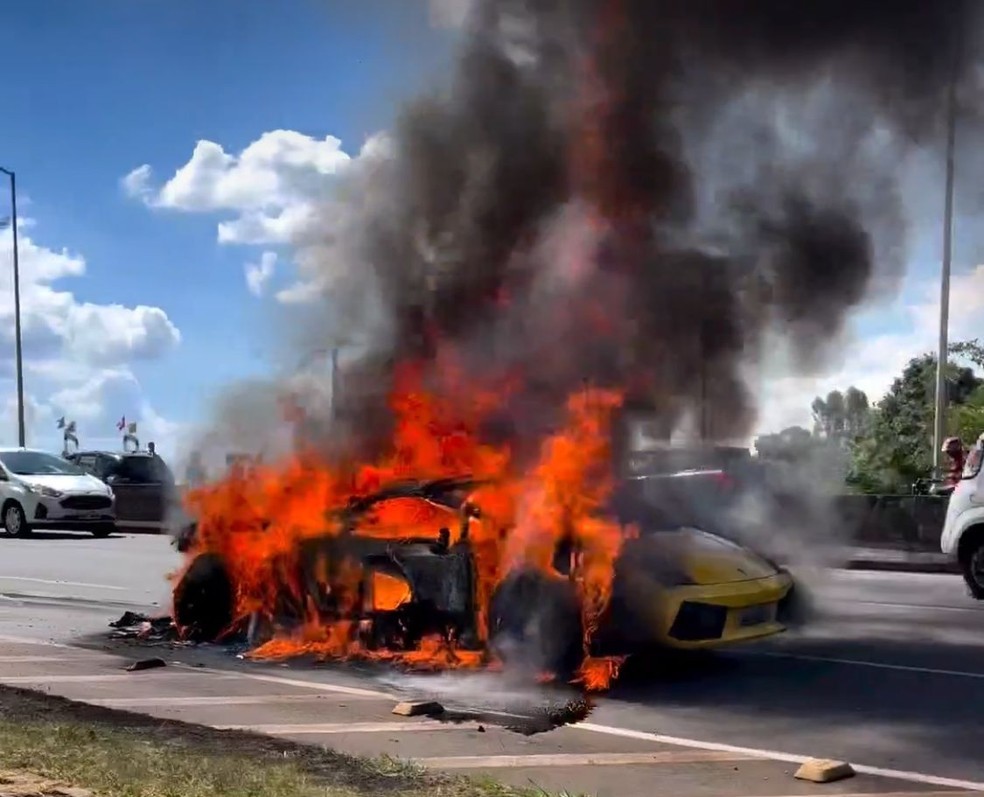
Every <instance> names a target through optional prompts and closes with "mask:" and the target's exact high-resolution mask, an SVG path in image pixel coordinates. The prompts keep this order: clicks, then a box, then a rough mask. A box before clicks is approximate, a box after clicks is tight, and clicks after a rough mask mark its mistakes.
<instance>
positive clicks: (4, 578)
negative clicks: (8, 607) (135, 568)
mask: <svg viewBox="0 0 984 797" xmlns="http://www.w3.org/2000/svg"><path fill="white" fill-rule="evenodd" d="M0 581H27V582H29V583H31V584H53V585H55V586H58V587H83V588H84V589H108V590H114V591H117V592H126V587H117V586H114V585H113V584H88V583H86V582H84V581H55V580H52V579H48V578H28V577H27V576H4V575H0Z"/></svg>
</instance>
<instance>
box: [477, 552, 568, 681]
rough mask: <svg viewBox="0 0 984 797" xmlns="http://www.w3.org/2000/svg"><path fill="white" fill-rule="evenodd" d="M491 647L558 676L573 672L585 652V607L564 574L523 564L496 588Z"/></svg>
mask: <svg viewBox="0 0 984 797" xmlns="http://www.w3.org/2000/svg"><path fill="white" fill-rule="evenodd" d="M489 640H490V646H491V648H492V652H493V653H494V654H495V655H496V656H498V657H499V658H500V659H501V660H502V661H503V662H504V663H506V664H518V665H520V666H524V667H530V668H534V669H537V670H539V671H546V672H550V673H553V674H555V675H557V676H558V677H564V678H566V677H569V676H571V675H573V674H574V672H575V671H576V670H577V668H578V666H579V665H580V663H581V660H582V658H583V656H584V650H583V626H582V623H581V609H580V605H579V603H578V599H577V593H576V592H575V590H574V587H573V585H572V584H571V583H570V582H569V581H566V580H563V579H557V578H550V577H548V576H546V575H544V574H542V573H539V572H536V571H531V570H524V571H520V572H518V573H514V574H511V575H509V576H507V577H506V579H505V580H504V581H503V582H502V583H501V584H500V585H499V586H498V587H497V588H496V591H495V593H494V594H493V595H492V601H491V606H490V607H489Z"/></svg>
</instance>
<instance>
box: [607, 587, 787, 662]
mask: <svg viewBox="0 0 984 797" xmlns="http://www.w3.org/2000/svg"><path fill="white" fill-rule="evenodd" d="M792 588H793V579H792V577H791V576H790V575H789V574H788V573H786V572H785V571H779V572H777V573H775V574H774V575H771V576H768V577H765V578H758V579H750V580H748V581H736V582H730V583H725V584H709V585H686V586H679V587H663V588H659V589H658V591H657V592H653V593H652V594H650V596H649V598H648V599H646V600H639V598H640V597H641V596H638V595H637V599H636V600H633V601H632V603H633V604H634V605H633V606H632V608H631V615H632V616H631V618H623V619H622V622H621V623H620V625H621V626H622V628H623V629H624V628H626V627H627V626H626V625H625V622H626V620H628V623H629V625H630V626H631V627H632V629H633V630H632V633H631V634H630V635H629V637H630V638H624V639H623V642H624V643H627V644H628V646H629V647H636V646H645V645H650V644H657V645H661V646H666V647H672V648H681V649H701V648H715V647H721V646H723V645H729V644H733V643H736V642H745V641H748V640H752V639H759V638H762V637H768V636H772V635H774V634H778V633H781V632H782V631H785V630H786V624H785V623H784V614H785V611H784V609H785V604H786V602H787V601H788V600H789V599H790V597H791V595H792Z"/></svg>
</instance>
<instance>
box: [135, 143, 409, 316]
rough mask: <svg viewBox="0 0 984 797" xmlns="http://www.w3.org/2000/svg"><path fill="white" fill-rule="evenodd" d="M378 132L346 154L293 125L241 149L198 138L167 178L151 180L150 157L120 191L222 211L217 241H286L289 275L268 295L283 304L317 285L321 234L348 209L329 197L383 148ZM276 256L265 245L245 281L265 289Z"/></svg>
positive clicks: (325, 236) (168, 205)
mask: <svg viewBox="0 0 984 797" xmlns="http://www.w3.org/2000/svg"><path fill="white" fill-rule="evenodd" d="M390 144H391V142H390V139H389V138H388V137H387V136H386V135H385V134H377V135H374V136H371V137H370V138H368V139H367V140H366V141H365V143H364V144H363V146H362V148H361V149H360V150H359V152H358V153H356V155H355V156H352V155H350V154H348V153H347V152H345V151H344V150H343V148H342V142H341V141H340V140H339V139H338V138H335V137H334V136H325V137H324V138H316V137H313V136H309V135H306V134H304V133H300V132H297V131H294V130H271V131H268V132H266V133H263V134H262V135H261V136H260V137H259V138H257V139H256V140H255V141H253V142H252V143H251V144H249V145H248V146H247V147H245V149H243V150H242V151H241V152H239V153H238V154H237V153H230V152H228V151H226V149H225V148H224V147H223V146H222V145H221V144H219V143H217V142H214V141H205V140H203V141H199V142H198V143H197V144H196V145H195V147H194V150H193V151H192V153H191V157H190V158H189V160H188V161H187V163H185V164H184V165H183V166H181V167H179V168H178V169H177V171H176V172H174V174H173V175H172V176H171V177H170V179H168V180H166V181H164V182H163V183H155V180H154V170H153V168H152V167H151V166H150V165H149V164H144V165H142V166H139V167H137V168H136V169H134V170H133V171H132V172H130V173H129V174H128V175H126V176H125V177H123V179H122V180H121V185H122V187H123V190H124V191H125V192H126V193H127V194H128V195H129V196H131V197H133V198H135V199H138V200H139V201H141V202H143V203H144V204H146V205H147V206H148V207H150V208H156V209H167V210H173V211H180V212H184V213H210V214H218V215H220V216H223V218H220V220H219V221H218V223H217V230H216V237H217V239H218V241H219V243H221V244H226V245H243V246H256V247H268V246H285V247H287V248H288V249H289V250H291V251H292V252H293V260H294V263H295V265H296V272H297V274H296V278H295V280H294V282H293V284H290V285H288V286H287V287H286V288H283V289H281V290H279V291H276V292H275V293H274V295H275V296H276V298H277V299H278V301H281V302H284V303H299V302H306V301H308V300H309V299H310V298H311V297H313V296H314V295H316V294H317V293H318V291H319V290H320V289H321V288H322V287H323V281H324V269H323V268H322V266H323V264H324V262H325V257H326V255H327V256H330V254H329V253H328V252H327V251H326V250H327V249H329V248H330V247H328V246H326V241H330V239H331V237H332V233H333V228H334V226H335V225H343V224H344V223H345V219H346V218H347V214H348V213H351V208H349V207H348V205H347V204H346V203H343V202H340V201H339V200H338V198H337V197H336V196H335V189H336V188H337V185H338V178H339V177H340V176H342V175H344V174H351V170H352V169H353V168H354V167H356V166H357V165H358V164H360V163H366V162H370V163H371V162H376V161H378V160H379V159H381V158H385V157H386V156H387V155H388V154H389V153H390ZM276 263H277V261H276V259H275V258H274V256H273V255H272V253H269V252H264V253H263V254H262V255H261V256H260V259H259V260H258V261H257V262H254V263H250V264H248V265H247V266H246V284H247V288H248V289H249V290H250V291H251V292H252V293H254V294H255V295H261V294H265V293H266V288H267V286H268V283H269V281H270V279H271V277H272V276H273V272H274V267H275V266H276Z"/></svg>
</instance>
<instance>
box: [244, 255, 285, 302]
mask: <svg viewBox="0 0 984 797" xmlns="http://www.w3.org/2000/svg"><path fill="white" fill-rule="evenodd" d="M276 266H277V253H276V252H264V253H263V254H262V255H261V256H260V260H259V262H257V263H247V264H246V286H247V287H248V288H249V292H250V293H251V294H253V295H254V296H262V295H263V292H264V291H265V290H266V286H267V283H268V282H269V281H270V278H271V277H273V270H274V269H275V268H276Z"/></svg>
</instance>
